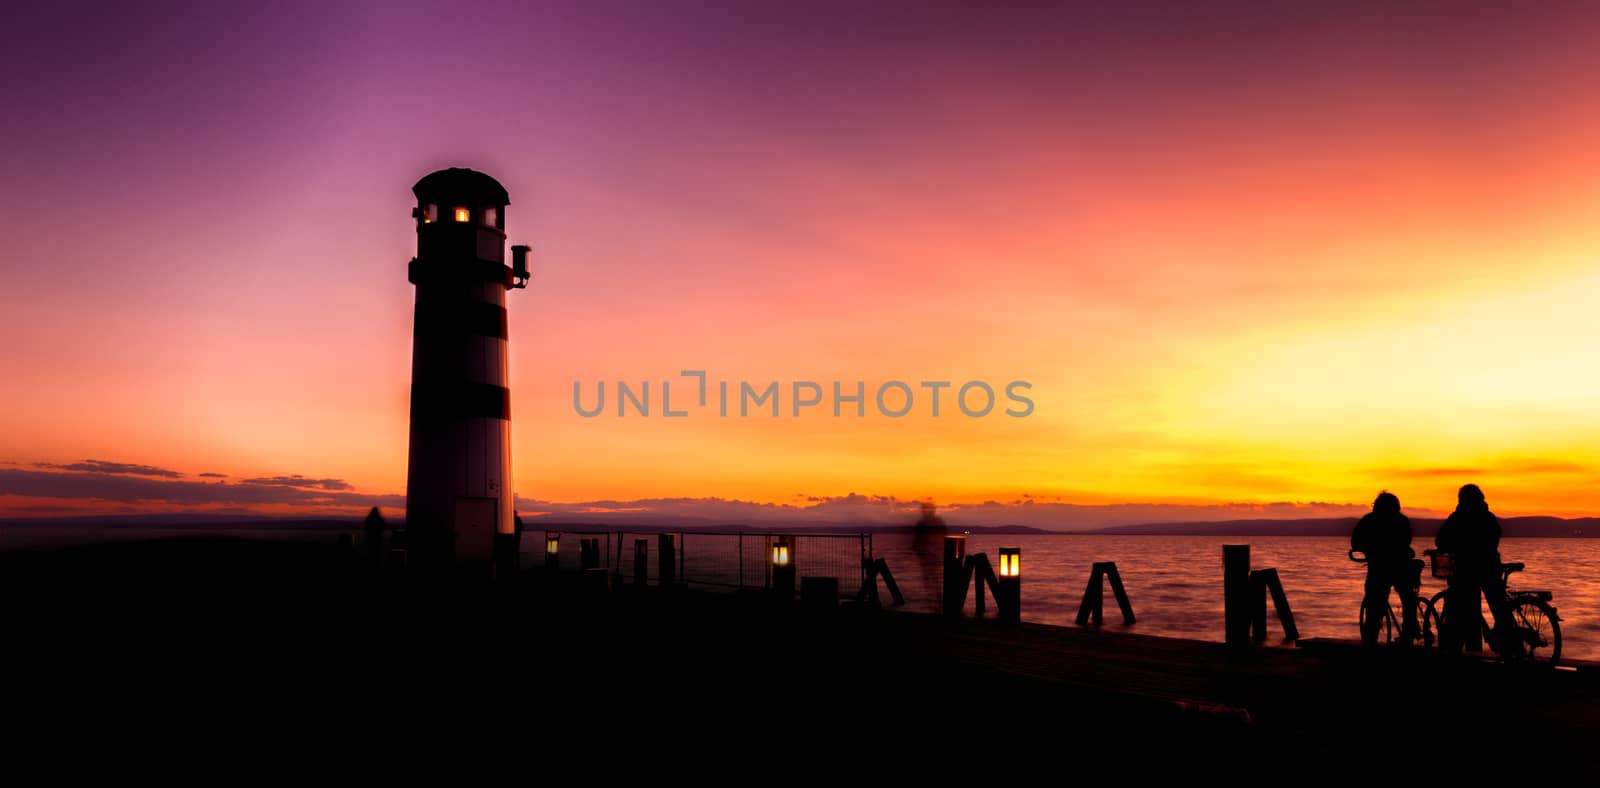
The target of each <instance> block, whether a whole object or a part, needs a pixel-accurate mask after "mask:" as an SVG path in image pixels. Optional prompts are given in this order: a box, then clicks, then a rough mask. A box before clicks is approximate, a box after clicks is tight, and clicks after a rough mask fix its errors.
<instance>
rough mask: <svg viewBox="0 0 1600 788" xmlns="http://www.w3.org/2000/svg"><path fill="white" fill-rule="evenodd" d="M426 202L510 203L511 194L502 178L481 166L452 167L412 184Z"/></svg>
mask: <svg viewBox="0 0 1600 788" xmlns="http://www.w3.org/2000/svg"><path fill="white" fill-rule="evenodd" d="M411 192H412V193H413V194H415V195H417V199H418V200H422V201H423V202H438V203H466V204H471V205H510V204H511V196H510V195H508V194H506V187H504V186H501V185H500V182H499V181H497V180H495V179H493V178H491V177H489V176H487V175H484V174H483V173H481V172H478V171H477V170H469V169H466V168H464V167H451V168H450V169H448V170H438V171H436V172H430V173H428V174H427V175H424V176H423V177H422V180H420V181H417V185H415V186H413V187H411Z"/></svg>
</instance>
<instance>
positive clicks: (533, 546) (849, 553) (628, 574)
mask: <svg viewBox="0 0 1600 788" xmlns="http://www.w3.org/2000/svg"><path fill="white" fill-rule="evenodd" d="M553 533H559V534H560V535H561V538H560V540H559V550H558V554H559V556H560V563H561V568H562V569H563V570H575V569H577V568H578V567H579V566H580V563H579V560H580V556H579V541H580V540H581V539H586V538H588V539H596V540H598V542H599V546H600V549H601V564H600V565H601V566H603V567H605V568H606V569H607V570H608V571H610V572H611V575H612V578H613V580H614V581H615V582H618V583H620V584H623V585H634V584H636V583H637V582H638V580H639V578H638V576H637V572H636V569H635V567H636V564H637V558H636V556H637V555H638V550H640V549H641V548H640V547H639V546H638V544H639V542H640V541H643V542H644V547H643V548H642V549H643V550H644V553H645V556H646V558H645V574H644V581H645V583H646V584H647V585H659V584H660V582H661V577H660V556H661V553H660V550H661V541H660V540H661V535H662V534H671V535H673V536H675V537H676V540H677V556H676V559H677V560H676V574H677V578H676V580H677V582H678V583H679V584H683V585H688V586H700V587H706V588H723V589H730V590H740V589H764V588H770V587H771V585H772V546H773V543H774V542H775V541H778V540H780V539H781V540H785V541H787V543H788V544H789V545H790V549H791V550H792V553H793V561H794V565H795V574H796V576H797V577H833V578H837V579H838V580H839V594H840V596H843V597H853V596H856V595H857V594H858V593H859V592H860V590H861V587H862V585H863V584H864V582H865V580H866V567H867V565H868V564H869V563H870V562H871V560H872V558H873V555H872V534H812V533H792V532H791V533H782V532H749V531H735V532H715V531H646V530H631V531H629V530H615V531H613V530H605V531H600V530H582V529H572V530H562V531H554V530H551V531H534V530H529V531H526V532H525V533H524V536H523V541H524V548H523V550H522V565H523V566H541V565H543V562H544V549H545V538H546V536H547V535H549V534H553Z"/></svg>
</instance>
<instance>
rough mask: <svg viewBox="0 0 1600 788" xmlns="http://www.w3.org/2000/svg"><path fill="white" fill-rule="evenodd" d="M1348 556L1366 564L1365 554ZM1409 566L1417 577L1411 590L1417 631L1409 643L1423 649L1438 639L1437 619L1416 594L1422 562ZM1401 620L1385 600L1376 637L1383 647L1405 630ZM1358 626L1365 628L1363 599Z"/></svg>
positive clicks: (1419, 582)
mask: <svg viewBox="0 0 1600 788" xmlns="http://www.w3.org/2000/svg"><path fill="white" fill-rule="evenodd" d="M1348 555H1349V556H1350V560H1351V561H1354V562H1356V563H1358V564H1364V563H1367V556H1366V554H1365V553H1359V552H1358V551H1356V550H1351V551H1350V552H1349V553H1348ZM1357 555H1360V557H1359V558H1357V557H1356V556H1357ZM1411 564H1412V568H1413V569H1415V570H1416V576H1417V584H1416V585H1414V586H1412V588H1411V594H1412V600H1413V604H1415V605H1416V606H1417V609H1416V616H1417V631H1416V632H1415V633H1413V634H1412V636H1411V641H1412V642H1414V643H1417V642H1420V643H1421V644H1422V645H1423V647H1432V646H1433V645H1434V642H1435V641H1436V640H1437V639H1438V635H1437V632H1438V623H1439V617H1438V615H1437V614H1436V613H1434V611H1433V608H1432V606H1431V605H1430V604H1429V603H1428V601H1427V600H1425V599H1423V598H1422V595H1421V594H1420V593H1418V592H1419V591H1421V586H1422V583H1421V580H1422V561H1420V560H1418V559H1412V561H1411ZM1401 618H1402V615H1401V614H1400V613H1398V612H1396V610H1395V607H1394V605H1392V604H1390V603H1389V602H1388V600H1385V601H1384V613H1383V628H1382V629H1380V630H1379V631H1378V636H1379V637H1380V638H1381V639H1382V642H1383V644H1384V645H1386V646H1387V645H1389V644H1390V643H1393V642H1394V641H1396V640H1399V639H1400V636H1401V633H1402V632H1403V631H1404V629H1405V628H1404V627H1403V626H1402V625H1401ZM1359 624H1360V627H1361V629H1362V630H1363V631H1364V630H1365V629H1366V627H1367V600H1366V598H1365V597H1363V598H1362V599H1361V616H1360V619H1359Z"/></svg>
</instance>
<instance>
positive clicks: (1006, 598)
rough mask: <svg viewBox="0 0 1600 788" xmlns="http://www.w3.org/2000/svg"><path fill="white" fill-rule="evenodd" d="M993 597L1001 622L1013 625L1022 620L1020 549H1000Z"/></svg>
mask: <svg viewBox="0 0 1600 788" xmlns="http://www.w3.org/2000/svg"><path fill="white" fill-rule="evenodd" d="M994 596H995V599H994V604H995V607H996V608H998V610H997V613H998V614H999V617H1000V620H1001V621H1003V622H1005V623H1007V624H1015V623H1018V622H1020V621H1021V620H1022V548H1020V547H1002V548H1000V576H999V578H998V579H997V581H996V583H995V595H994Z"/></svg>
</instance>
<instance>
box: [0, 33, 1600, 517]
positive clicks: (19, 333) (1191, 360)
mask: <svg viewBox="0 0 1600 788" xmlns="http://www.w3.org/2000/svg"><path fill="white" fill-rule="evenodd" d="M1387 5H1389V4H1375V5H1374V6H1373V7H1372V8H1370V9H1366V8H1362V7H1359V6H1355V7H1352V6H1350V5H1349V4H1341V5H1340V7H1339V8H1337V9H1333V8H1330V9H1326V10H1323V9H1317V8H1314V7H1311V6H1305V7H1299V8H1296V9H1293V10H1280V11H1278V12H1276V13H1277V14H1278V15H1276V16H1265V15H1263V14H1265V13H1267V12H1266V11H1263V10H1261V9H1252V10H1246V9H1242V8H1240V9H1230V8H1226V7H1217V8H1212V9H1211V10H1210V11H1209V12H1201V11H1198V10H1195V9H1193V8H1189V7H1188V6H1187V4H1173V5H1171V6H1165V5H1161V4H1156V5H1148V6H1143V5H1141V6H1138V7H1137V8H1133V9H1123V10H1120V11H1115V12H1113V11H1101V12H1093V13H1091V12H1078V11H1067V10H1062V11H1058V12H1055V13H1053V14H1050V15H1048V16H1035V14H1034V12H1027V13H1023V12H1016V13H1003V12H993V11H990V12H986V13H985V14H984V15H982V16H978V11H977V10H975V9H974V10H972V11H970V12H954V11H952V12H949V13H948V14H938V15H929V14H927V13H926V12H921V13H918V14H913V12H912V11H910V10H909V9H898V10H897V9H896V8H895V7H893V6H881V7H878V8H877V9H876V10H874V11H870V12H850V11H838V12H826V13H824V12H821V11H813V12H811V13H807V14H803V15H800V16H797V17H795V18H788V17H786V16H784V15H783V13H781V12H779V11H777V10H774V9H766V10H761V11H757V10H752V9H748V8H740V7H738V6H734V7H732V8H729V9H723V10H721V11H715V12H714V11H711V10H705V9H702V10H700V11H696V12H693V13H689V14H684V13H681V12H679V13H675V14H672V15H670V16H669V15H667V14H666V12H663V11H660V10H654V9H651V8H650V7H648V6H646V7H641V8H636V9H632V10H629V11H624V10H623V9H620V8H612V9H608V10H606V11H604V12H601V11H593V12H589V11H583V12H580V11H577V10H574V9H570V8H568V9H564V10H559V11H556V10H546V9H537V8H533V9H530V8H525V7H519V6H510V7H485V8H482V9H478V11H479V12H480V13H476V14H474V13H471V12H470V11H464V12H462V13H461V14H460V15H459V16H458V17H454V18H451V19H448V20H442V21H441V20H439V19H437V18H436V17H437V15H436V14H433V12H432V11H430V10H429V8H428V7H425V6H419V7H418V8H416V9H406V8H401V7H397V6H395V5H393V4H387V3H386V4H381V5H378V6H373V7H372V8H365V7H362V6H359V5H353V4H352V5H348V6H346V5H343V4H341V5H340V6H339V7H338V8H337V9H331V10H330V9H326V8H321V7H312V8H308V9H300V10H299V11H300V12H299V13H291V11H290V10H289V9H277V10H274V11H257V12H252V13H254V14H256V15H258V16H259V18H253V19H240V18H237V17H230V18H224V17H222V16H219V14H221V13H222V12H221V11H218V10H216V9H205V8H202V9H191V10H189V11H185V12H178V11H173V12H172V13H173V16H172V17H171V18H166V17H162V16H161V15H160V14H161V13H164V12H153V11H141V12H134V11H127V10H122V11H117V10H116V9H112V10H109V11H108V12H107V13H106V14H103V15H100V16H98V17H96V18H97V21H96V22H95V23H94V25H91V26H90V28H89V29H84V28H82V27H81V26H78V25H74V24H72V23H71V22H72V20H67V19H51V18H45V17H41V18H39V19H34V20H24V22H25V23H24V24H23V25H22V26H21V27H20V28H13V29H12V30H11V31H9V32H8V33H7V34H4V35H8V36H17V40H16V41H9V40H7V41H5V42H3V43H5V44H6V46H5V47H4V48H5V49H6V50H8V51H11V52H15V53H17V55H18V56H19V62H21V63H23V64H24V65H22V66H20V67H21V68H25V69H28V70H30V71H31V73H33V75H34V76H35V77H36V78H35V79H22V80H17V81H15V82H13V83H11V84H7V85H5V86H4V87H0V91H3V93H0V97H3V98H4V101H5V105H6V106H7V107H8V111H7V112H5V113H4V115H5V119H4V120H0V130H3V133H4V134H5V137H6V141H7V142H6V144H5V145H4V146H3V152H0V156H4V157H5V162H4V170H5V172H6V173H7V188H6V189H5V190H4V193H3V194H0V208H3V211H4V214H5V215H6V216H7V217H8V219H7V222H6V228H5V231H4V233H5V235H4V238H3V241H4V243H3V248H4V250H5V251H4V253H3V254H4V257H3V260H0V273H3V277H4V280H3V281H4V283H5V286H4V287H3V288H0V314H4V315H5V317H4V319H3V320H0V370H3V373H0V400H3V404H4V407H3V408H0V436H3V437H0V449H3V451H0V462H3V463H4V464H0V480H3V481H4V484H3V485H0V516H31V515H38V514H55V513H69V512H87V511H104V512H121V511H146V510H148V511H165V510H172V509H200V510H208V511H221V510H229V511H231V510H248V511H262V512H271V513H289V512H310V511H318V512H321V511H353V510H355V508H356V507H360V506H364V505H366V504H367V503H369V502H375V501H383V502H386V503H387V505H390V506H392V505H393V501H392V498H393V496H394V495H396V494H398V493H400V492H401V491H403V490H404V486H405V469H406V462H405V452H406V435H407V390H408V385H409V374H410V365H409V359H410V356H409V353H410V320H411V312H410V310H411V303H412V302H411V299H412V289H411V286H410V284H409V283H408V282H407V281H406V275H405V263H406V261H407V259H409V257H410V256H411V255H412V253H413V251H414V235H413V232H412V227H411V223H410V219H409V218H408V217H409V211H410V208H411V200H412V196H411V194H410V191H409V188H410V186H411V184H412V183H413V182H414V181H415V180H416V179H417V178H419V177H420V176H421V175H423V174H425V173H427V172H428V171H430V170H432V169H436V168H438V167H441V166H451V165H456V166H470V167H474V168H477V169H481V170H484V171H486V172H488V173H490V174H492V175H494V176H496V177H497V178H499V179H500V180H501V182H502V183H504V184H505V185H506V187H507V189H508V190H509V192H510V193H511V197H512V205H511V207H510V208H509V210H508V212H507V227H508V232H509V234H510V237H511V242H513V243H517V242H526V243H529V244H531V245H533V247H534V250H535V251H534V263H535V276H534V279H533V282H532V284H531V286H530V287H529V288H528V289H527V290H525V291H519V292H515V293H513V294H512V295H511V297H510V302H511V304H510V315H511V317H510V332H511V344H512V349H513V357H512V362H511V374H512V393H513V406H512V408H513V410H512V412H513V414H514V415H513V440H514V450H513V465H514V472H515V482H516V492H517V494H518V495H519V496H520V497H521V498H523V499H526V500H527V501H530V502H556V503H563V504H582V503H584V502H597V501H612V502H628V501H634V500H637V499H657V498H715V499H738V500H743V501H752V502H759V503H777V504H790V505H795V506H806V505H809V504H808V503H807V502H808V501H811V500H812V499H829V500H832V499H836V498H839V497H841V496H847V495H849V494H851V493H859V494H862V495H868V496H890V497H893V498H896V499H915V498H932V499H934V500H937V501H939V502H941V503H943V504H952V503H954V504H960V503H977V502H982V501H989V500H993V501H998V502H1013V501H1026V500H1032V501H1040V502H1056V501H1059V502H1063V503H1074V504H1085V505H1102V504H1128V503H1139V504H1143V503H1150V504H1182V505H1186V506H1195V507H1202V506H1210V505H1221V504H1243V505H1244V506H1242V507H1236V508H1237V509H1238V511H1246V512H1247V511H1248V510H1249V508H1250V506H1253V505H1256V504H1268V503H1272V502H1305V503H1311V502H1324V503H1328V504H1360V503H1362V502H1365V501H1370V500H1371V498H1372V496H1373V495H1374V494H1375V493H1376V492H1377V491H1378V489H1380V488H1385V487H1386V488H1389V489H1391V490H1394V491H1395V492H1397V493H1398V494H1399V495H1400V496H1401V499H1402V500H1403V501H1404V502H1405V504H1406V505H1407V507H1408V508H1413V509H1431V510H1435V511H1447V510H1448V509H1449V508H1450V507H1451V505H1452V503H1453V494H1454V489H1455V487H1457V486H1458V485H1460V484H1461V483H1464V482H1467V481H1475V482H1478V483H1479V484H1480V485H1482V486H1483V487H1484V489H1485V490H1486V491H1487V492H1488V493H1489V496H1490V500H1491V503H1492V504H1493V505H1494V506H1495V507H1496V509H1497V510H1498V511H1501V512H1502V513H1508V514H1558V515H1579V514H1600V490H1597V487H1596V485H1595V484H1594V482H1595V481H1596V476H1597V472H1596V469H1597V468H1600V412H1597V411H1596V408H1595V403H1596V402H1597V401H1600V370H1597V368H1596V366H1595V363H1594V361H1593V359H1594V357H1595V344H1596V339H1597V338H1600V310H1597V308H1596V305H1597V304H1600V266H1597V265H1596V263H1597V261H1600V230H1597V229H1596V228H1600V221H1597V220H1596V217H1600V146H1597V145H1596V140H1600V83H1597V82H1596V78H1595V75H1596V74H1600V49H1597V48H1596V47H1594V46H1593V42H1594V41H1595V40H1600V16H1597V14H1596V12H1595V9H1593V7H1586V6H1579V5H1574V6H1559V7H1558V6H1557V5H1556V4H1550V5H1544V4H1540V5H1539V6H1538V7H1537V8H1532V7H1524V8H1513V9H1510V11H1508V12H1505V13H1502V14H1500V17H1497V16H1495V14H1494V13H1491V12H1487V11H1486V12H1484V13H1481V14H1480V13H1477V12H1476V11H1471V10H1470V9H1466V8H1458V9H1457V12H1455V13H1453V14H1452V15H1451V16H1450V17H1448V18H1446V17H1438V18H1435V17H1430V16H1428V15H1427V12H1426V11H1425V10H1423V9H1420V8H1419V9H1415V10H1412V11H1408V12H1402V11H1396V10H1393V9H1386V6H1387ZM39 13H48V12H42V11H41V12H39ZM796 13H798V12H796ZM963 13H967V14H970V15H972V18H964V17H963V16H962V14H963ZM280 14H281V15H280ZM858 14H865V16H859V15H858ZM801 17H803V18H801ZM1502 17H1503V18H1502ZM13 44H15V46H13ZM419 51H420V52H423V53H425V54H426V55H427V57H425V58H422V60H426V61H427V63H428V64H430V65H418V60H419V58H418V57H417V52H419ZM8 67H10V66H9V65H8ZM14 71H15V69H13V72H14ZM683 369H704V370H707V371H708V372H709V374H710V378H711V380H712V381H713V385H714V384H715V381H718V380H729V381H734V386H737V381H740V380H748V381H751V382H752V383H765V382H766V381H770V380H778V381H781V382H782V384H781V386H782V387H783V388H785V389H786V387H787V385H788V382H789V381H794V380H815V381H819V382H821V383H822V384H823V385H824V387H825V388H827V387H829V386H830V384H831V382H832V381H835V380H838V381H842V382H844V383H845V384H847V385H849V386H852V387H853V385H854V383H855V381H858V380H860V381H865V383H866V386H867V389H868V392H869V411H868V415H867V417H865V418H860V419H857V418H848V417H847V418H840V419H834V418H832V416H831V399H828V398H825V400H824V405H823V407H819V408H814V409H812V412H811V413H808V414H807V415H804V416H802V417H800V418H793V417H790V416H788V415H787V411H788V398H787V394H788V392H787V391H786V390H785V391H784V392H783V396H784V400H783V411H784V414H785V415H784V416H783V417H780V418H776V419H774V418H771V417H770V416H759V417H758V416H751V417H747V418H740V417H737V416H730V417H729V418H726V419H719V418H717V417H716V416H715V415H714V413H707V412H697V413H695V414H694V415H692V416H691V417H689V418H685V419H665V418H660V417H659V414H658V413H653V414H652V417H650V418H637V417H634V416H631V415H630V416H629V417H625V418H618V417H616V416H615V413H614V411H612V412H608V413H607V414H606V415H604V416H602V417H599V418H595V419H584V418H581V417H579V416H578V415H577V414H576V413H575V412H574V409H573V407H572V386H573V382H574V381H581V382H582V384H583V386H584V388H585V391H586V392H588V393H589V394H590V395H592V392H593V387H594V385H595V383H596V381H599V380H605V381H607V387H608V389H610V388H611V387H612V386H614V385H615V382H616V381H617V380H619V379H622V380H627V381H629V382H630V383H632V384H634V385H637V384H638V383H640V382H642V381H644V380H650V381H655V383H654V384H653V385H659V381H661V380H663V379H674V380H679V382H677V383H675V384H674V392H673V396H674V406H677V405H678V403H679V401H680V400H679V397H680V391H679V387H680V386H681V387H682V392H681V394H682V396H683V398H684V399H685V400H686V399H687V395H688V393H689V391H690V386H689V385H688V381H684V380H680V379H678V378H677V374H678V372H679V371H680V370H683ZM935 379H942V380H951V381H953V382H954V383H955V385H956V386H959V385H960V384H961V383H962V382H964V381H967V380H984V381H987V382H989V383H991V384H993V385H994V386H996V388H1001V387H1003V386H1004V384H1005V383H1006V382H1007V381H1010V380H1015V379H1024V380H1028V381H1030V382H1031V383H1032V384H1033V388H1032V390H1031V391H1030V392H1029V394H1030V395H1031V397H1032V399H1033V400H1034V402H1035V404H1036V410H1035V412H1034V413H1033V414H1032V415H1031V416H1029V417H1027V418H1020V419H1016V418H1008V417H1005V416H1003V415H999V410H1000V407H1004V405H1005V404H1006V403H1004V401H1002V402H1001V405H1000V407H997V409H996V411H995V413H994V414H992V415H990V416H989V417H986V418H982V419H970V418H965V417H962V416H960V415H959V414H957V413H954V412H953V408H951V407H950V402H949V401H948V400H945V402H944V409H945V413H944V414H943V415H942V416H941V417H940V418H932V417H930V416H928V415H927V413H926V410H925V409H924V408H923V407H920V405H921V404H922V403H920V402H919V407H918V408H917V409H916V410H915V411H914V412H913V415H911V416H908V417H906V418H902V419H888V418H884V417H882V416H880V415H877V414H875V413H873V412H872V410H871V403H870V392H871V391H873V390H874V389H875V388H876V386H877V385H878V384H880V383H882V382H884V381H887V380H904V381H908V382H910V383H911V384H912V386H913V387H915V385H916V382H917V381H919V380H935ZM612 393H613V392H612V391H608V394H612ZM652 393H653V394H656V395H657V396H659V394H658V392H652ZM830 393H831V392H830ZM949 394H950V392H948V391H947V392H946V393H945V396H946V397H948V396H949ZM608 404H611V403H609V402H608ZM652 404H658V403H652ZM88 458H93V459H95V460H100V461H106V462H113V463H129V464H136V465H144V466H151V468H154V469H167V470H170V471H171V472H173V473H175V474H179V476H163V475H153V474H152V473H151V472H150V471H149V470H146V471H139V470H137V469H135V470H134V471H133V472H132V473H131V476H132V477H133V478H135V479H144V480H148V481H149V482H150V483H151V484H152V485H158V484H159V483H167V482H174V481H179V482H190V483H194V484H199V483H201V482H207V483H212V484H228V485H231V486H235V487H238V486H244V485H246V480H251V479H254V480H258V481H257V483H256V484H255V485H254V486H255V487H258V488H263V489H279V490H305V489H323V490H327V491H338V492H340V493H341V495H344V496H345V497H327V498H318V497H316V496H301V497H299V498H293V499H282V500H279V499H275V498H272V497H271V496H266V495H263V496H257V497H255V498H250V499H249V500H244V499H241V500H220V499H214V498H213V497H207V496H206V495H204V494H200V493H194V492H193V489H192V488H190V492H189V493H185V495H187V496H189V497H184V496H181V495H174V496H172V497H163V496H161V495H159V494H156V493H130V492H126V491H124V492H119V493H115V494H110V493H107V494H101V493H97V492H95V490H97V489H99V488H95V487H93V486H92V485H91V486H85V487H84V488H83V490H84V492H82V493H74V492H72V491H73V490H75V489H77V488H74V487H72V486H71V485H70V484H66V481H70V480H57V481H62V482H63V483H62V484H61V485H57V486H51V487H49V489H48V490H46V489H44V488H40V487H37V486H30V485H35V484H36V483H37V482H38V479H37V477H38V476H39V475H40V474H45V473H51V474H63V475H72V474H80V475H83V474H85V470H84V469H79V470H72V469H69V468H63V467H46V466H65V465H71V464H74V463H79V462H80V461H83V460H85V459H88ZM41 464H43V465H41ZM107 469H109V470H110V471H112V472H110V473H101V472H97V473H94V474H91V475H93V476H95V477H96V478H97V479H99V480H100V481H104V480H105V477H107V476H112V477H119V478H120V477H127V476H129V475H130V474H129V473H128V472H127V470H126V469H123V470H121V471H119V470H117V469H115V468H109V466H104V467H101V468H100V470H101V471H105V470H107ZM202 473H214V474H222V475H223V476H225V477H226V478H223V477H201V476H200V474H202ZM296 474H298V475H301V476H303V477H305V479H304V480H302V481H300V482H296V481H294V480H292V478H290V479H288V480H282V479H280V480H279V481H278V482H276V483H274V482H272V481H271V480H272V479H274V478H276V477H292V476H293V475H296ZM312 480H327V481H328V483H327V484H326V485H323V486H322V487H320V488H318V487H316V486H315V485H310V484H308V482H310V481H312ZM334 481H337V482H339V484H337V485H335V484H333V482H334ZM525 508H529V509H533V510H539V509H540V508H541V504H537V503H529V504H528V506H527V507H525ZM1313 510H1316V507H1307V508H1306V511H1308V512H1311V511H1313ZM1185 511H1188V510H1185ZM1318 511H1320V510H1318ZM1065 524H1066V525H1070V523H1065Z"/></svg>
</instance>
